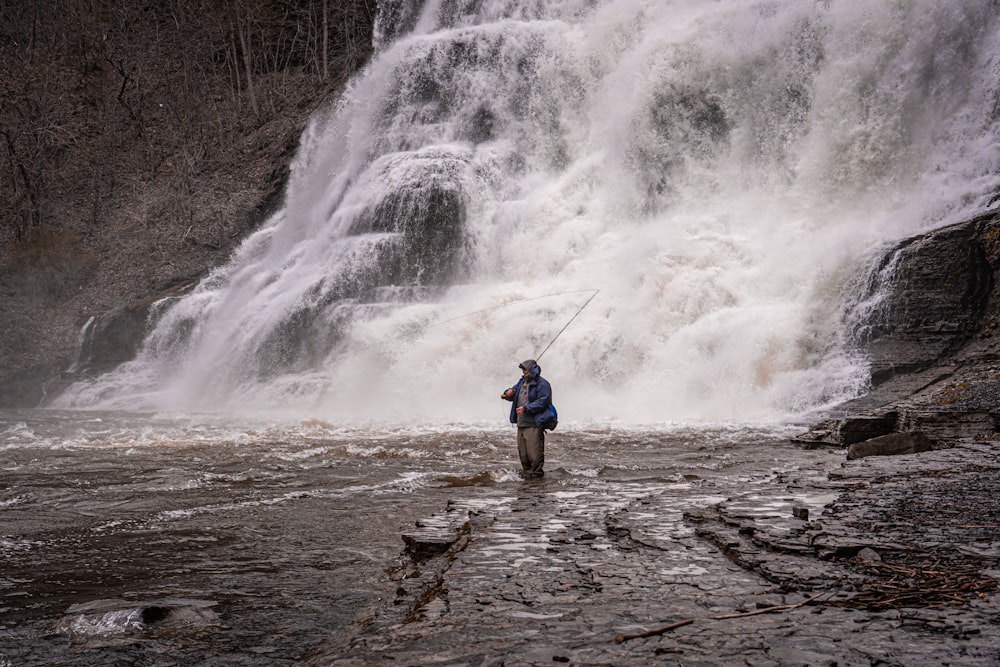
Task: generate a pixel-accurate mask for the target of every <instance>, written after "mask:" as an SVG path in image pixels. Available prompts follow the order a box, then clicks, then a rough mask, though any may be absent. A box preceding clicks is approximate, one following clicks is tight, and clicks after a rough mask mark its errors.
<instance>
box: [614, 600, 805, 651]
mask: <svg viewBox="0 0 1000 667" xmlns="http://www.w3.org/2000/svg"><path fill="white" fill-rule="evenodd" d="M822 595H824V594H823V593H818V594H816V595H814V596H812V597H811V598H807V599H805V600H802V601H801V602H796V603H795V604H782V605H777V606H774V607H765V608H763V609H755V610H753V611H745V612H742V613H739V614H723V615H721V616H696V617H694V618H686V619H684V620H683V621H677V622H676V623H671V624H670V625H664V626H663V627H662V628H656V629H655V630H647V631H645V632H636V633H634V634H625V635H618V636H616V637H615V643H616V644H621V643H622V642H626V641H628V640H629V639H644V638H646V637H655V636H656V635H662V634H664V633H666V632H670V631H671V630H676V629H677V628H682V627H684V626H685V625H691V624H692V623H694V622H695V621H725V620H728V619H730V618H745V617H747V616H757V615H758V614H776V613H779V612H786V611H791V610H793V609H798V608H799V607H802V606H805V605H807V604H809V603H810V602H812V601H813V600H815V599H817V598H818V597H820V596H822Z"/></svg>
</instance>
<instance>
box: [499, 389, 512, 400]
mask: <svg viewBox="0 0 1000 667" xmlns="http://www.w3.org/2000/svg"><path fill="white" fill-rule="evenodd" d="M513 395H514V390H512V389H508V390H506V391H505V392H504V393H502V394H500V398H510V397H511V396H513Z"/></svg>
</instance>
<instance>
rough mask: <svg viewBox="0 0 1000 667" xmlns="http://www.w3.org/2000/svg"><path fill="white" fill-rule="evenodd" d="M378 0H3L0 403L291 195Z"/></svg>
mask: <svg viewBox="0 0 1000 667" xmlns="http://www.w3.org/2000/svg"><path fill="white" fill-rule="evenodd" d="M375 9H376V7H375V0H336V1H332V2H331V1H329V0H322V1H320V0H315V1H310V0H287V1H283V0H221V1H212V2H207V1H204V0H170V1H164V2H132V1H130V0H73V1H70V2H60V1H57V0H24V1H23V2H5V3H0V201H3V206H2V207H0V330H2V335H0V404H6V405H34V404H37V402H38V400H39V399H40V398H41V395H42V392H43V391H44V390H43V388H42V386H41V384H40V383H41V382H42V381H43V380H46V379H48V378H51V377H53V376H54V375H56V374H58V373H59V372H60V371H62V370H64V369H65V368H66V367H68V366H69V365H70V364H71V363H72V362H73V360H74V355H75V353H76V347H77V340H78V337H79V332H80V330H81V327H82V326H83V325H84V323H85V322H86V321H87V320H88V319H89V318H90V317H91V316H94V315H97V314H99V313H102V312H105V311H108V310H109V309H113V308H116V307H123V306H128V304H131V303H134V302H137V301H142V300H143V299H148V298H149V297H151V296H153V295H155V294H157V293H160V292H162V291H163V290H165V289H169V288H171V287H172V286H177V285H183V284H185V283H186V282H190V281H191V280H192V279H193V278H196V277H197V276H200V275H203V274H204V273H205V272H206V271H207V270H208V269H209V268H210V267H212V266H214V265H216V264H218V263H219V262H221V261H223V260H225V259H226V257H227V256H228V254H229V252H230V251H231V250H232V248H233V247H234V245H235V244H236V243H237V242H238V241H239V240H240V239H241V238H242V237H243V236H244V235H245V234H246V232H247V231H249V230H250V229H252V228H253V227H254V226H255V225H256V224H258V223H259V222H260V221H261V220H262V219H263V218H264V217H265V216H266V215H267V214H268V213H269V212H271V210H273V208H274V207H275V206H276V205H277V204H278V203H280V199H281V196H282V192H283V185H284V182H285V180H286V177H287V173H288V166H289V161H290V159H291V157H292V155H293V154H294V151H295V148H296V146H297V142H298V137H299V134H300V132H301V130H302V128H303V126H304V124H305V122H306V120H307V118H308V116H309V114H310V113H312V112H313V111H314V110H315V109H316V108H317V107H318V106H320V105H322V104H323V103H324V102H327V101H328V100H329V99H330V98H331V97H332V96H333V95H335V94H336V92H337V91H338V90H339V89H340V88H341V87H342V86H343V84H344V82H345V81H346V80H347V78H348V77H349V75H350V74H351V73H352V72H353V71H355V70H356V69H357V68H358V67H359V66H360V65H362V64H363V63H364V62H365V61H366V59H367V58H368V56H369V54H370V51H371V42H372V40H371V34H372V29H373V21H374V14H375Z"/></svg>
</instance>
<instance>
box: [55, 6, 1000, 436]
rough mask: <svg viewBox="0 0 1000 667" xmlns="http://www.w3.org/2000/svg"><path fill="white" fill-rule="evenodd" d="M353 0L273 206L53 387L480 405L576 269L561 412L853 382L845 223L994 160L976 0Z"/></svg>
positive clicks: (740, 405) (913, 200)
mask: <svg viewBox="0 0 1000 667" xmlns="http://www.w3.org/2000/svg"><path fill="white" fill-rule="evenodd" d="M379 4H380V5H381V8H380V11H381V16H380V23H379V26H378V28H377V31H376V45H377V47H378V48H377V52H376V56H375V57H374V58H373V60H372V62H371V63H370V65H369V66H368V67H367V69H366V70H365V71H364V72H362V73H361V74H360V75H359V76H358V77H356V79H355V80H354V81H353V83H352V85H351V86H350V88H349V90H347V91H346V93H345V94H344V95H343V96H342V97H341V99H340V101H339V103H338V104H337V105H336V107H335V108H333V109H330V110H329V111H328V112H326V113H323V114H320V115H318V116H317V117H316V118H315V119H314V120H313V121H312V123H311V124H310V126H309V128H308V129H307V130H306V132H305V133H304V135H303V138H302V145H301V149H300V152H299V155H298V157H297V158H296V161H295V163H294V164H293V168H292V178H291V181H290V184H289V187H288V192H287V197H286V203H285V207H284V209H283V210H282V211H280V212H279V213H278V214H277V215H275V216H274V217H273V218H272V219H271V220H270V221H268V222H267V223H266V224H265V225H264V226H263V227H262V228H261V229H260V230H259V231H257V232H256V233H255V234H253V235H252V236H251V237H250V238H248V239H247V240H246V242H245V243H244V244H243V246H242V247H241V249H240V250H239V252H238V253H237V254H236V255H235V256H234V258H233V260H232V261H231V263H230V264H228V265H227V266H225V267H222V268H221V269H219V270H217V271H216V272H215V273H214V274H212V275H211V276H210V277H209V278H208V279H206V280H205V281H204V282H203V283H202V284H201V285H200V286H198V287H197V288H196V289H195V290H194V291H193V292H192V293H191V294H189V295H187V296H185V297H183V298H181V299H178V300H174V301H171V302H169V303H163V304H160V306H159V308H158V309H157V311H156V313H155V318H156V319H155V326H154V327H153V329H152V331H151V333H150V334H149V336H148V337H147V339H146V341H145V344H144V347H143V349H142V351H141V353H140V355H139V356H138V358H137V359H136V360H134V361H132V362H130V363H127V364H125V365H123V366H121V367H120V368H119V369H117V370H116V371H114V372H112V373H109V374H106V375H104V376H102V377H99V378H97V379H95V380H92V381H88V382H81V383H78V384H76V385H74V386H73V387H71V388H70V389H69V390H68V391H67V392H66V393H65V394H63V395H62V396H61V397H60V398H59V399H58V401H57V405H58V406H62V407H99V408H126V409H178V410H203V409H209V410H263V409H270V410H276V411H289V412H291V413H293V414H305V415H310V416H316V417H321V418H324V419H331V420H338V419H339V420H364V419H373V420H379V421H386V422H394V421H409V420H414V419H416V420H420V421H429V422H476V421H480V420H497V419H499V418H500V417H502V416H503V411H504V409H505V408H504V406H502V405H500V402H499V401H498V400H497V397H498V394H499V391H500V390H501V389H502V388H503V387H505V386H506V385H507V384H509V383H510V381H512V380H513V379H514V378H515V377H516V374H517V363H518V362H519V361H521V360H522V359H524V358H529V357H533V356H535V355H537V354H538V353H539V352H540V351H541V350H542V349H543V348H544V347H545V346H546V344H548V343H549V342H550V341H551V339H552V337H553V336H555V335H556V333H557V332H558V331H559V330H560V329H561V327H562V326H563V325H564V324H565V323H566V322H567V321H568V320H569V318H570V317H572V316H573V314H574V313H575V312H576V311H577V310H578V309H579V308H580V306H581V305H582V304H583V303H584V302H585V301H586V299H587V298H588V296H589V295H590V294H592V292H586V291H585V290H593V289H600V290H601V291H600V294H599V296H598V297H597V298H596V299H594V300H593V302H592V303H590V305H589V306H588V307H587V309H586V310H585V311H584V312H583V313H582V314H581V315H580V316H579V318H578V319H577V320H576V321H575V322H574V324H573V326H572V327H570V328H568V329H567V330H566V331H565V333H564V334H563V335H562V336H561V337H560V339H559V340H558V342H557V343H556V344H555V345H554V346H553V347H552V348H551V349H550V351H549V352H547V353H546V355H545V358H544V359H542V360H541V365H542V367H543V369H544V373H545V375H546V376H547V377H549V378H550V379H551V380H552V382H553V385H554V388H555V392H556V396H555V398H556V403H557V404H558V405H559V406H560V413H561V416H562V417H563V419H565V420H567V421H573V420H586V419H620V420H624V421H637V422H661V421H686V420H693V421H702V420H712V421H719V420H739V421H767V420H774V419H780V418H783V417H786V416H788V415H789V414H795V413H800V412H801V411H804V410H808V409H811V408H815V407H818V406H821V405H823V404H826V403H829V402H831V401H836V400H840V399H843V398H846V397H849V396H852V395H855V394H856V393H858V392H859V391H862V390H863V389H864V387H865V383H866V378H867V374H866V366H865V362H864V360H863V359H862V358H860V357H859V356H857V355H856V354H853V353H852V352H851V350H850V349H849V348H848V346H847V344H846V343H845V339H846V332H845V325H844V322H843V319H844V318H843V312H844V310H845V308H846V307H847V302H848V301H849V299H850V294H851V289H852V287H853V285H854V280H855V276H858V275H859V274H860V273H861V272H862V271H863V270H864V267H865V262H866V261H867V258H869V257H870V255H871V252H872V251H873V249H875V248H877V247H879V246H880V244H883V243H885V242H886V241H891V240H893V239H897V238H899V237H901V236H903V235H906V234H910V233H914V232H917V231H921V230H923V229H927V228H929V227H932V226H935V225H940V224H944V223H946V222H950V221H954V220H957V219H959V218H961V217H962V216H965V215H968V214H970V213H974V212H979V211H981V210H983V209H984V208H985V207H986V206H987V205H988V203H989V200H990V198H991V197H992V196H993V195H994V194H995V193H996V192H997V191H998V188H1000V151H998V147H1000V127H998V117H1000V86H998V82H1000V11H998V7H997V4H996V3H995V2H987V1H985V0H975V1H971V0H970V1H965V2H960V1H954V0H936V1H932V0H914V1H912V2H888V1H887V2H866V3H858V2H854V1H853V0H851V1H848V0H844V1H840V2H838V1H837V0H787V1H783V0H773V1H768V2H746V1H744V0H729V1H721V2H720V1H717V0H704V1H696V0H688V1H677V2H668V1H666V0H655V1H642V0H605V1H600V0H559V1H552V2H542V1H539V0H492V1H491V0H425V1H424V2H422V3H421V2H417V1H416V0H411V1H409V2H406V1H403V0H395V1H394V2H381V3H379ZM546 295H552V296H546ZM538 297H543V298H538Z"/></svg>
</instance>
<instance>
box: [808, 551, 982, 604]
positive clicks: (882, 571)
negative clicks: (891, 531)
mask: <svg viewBox="0 0 1000 667" xmlns="http://www.w3.org/2000/svg"><path fill="white" fill-rule="evenodd" d="M861 565H862V567H863V568H864V569H865V570H866V571H867V572H868V573H869V574H870V575H871V576H872V577H873V579H872V580H871V581H870V582H869V583H868V584H867V586H866V588H865V590H864V591H862V592H860V593H858V594H857V595H853V596H851V597H850V598H847V599H842V600H830V601H827V602H824V604H826V605H829V606H833V607H852V608H855V609H865V610H868V611H884V610H886V609H899V608H902V607H910V608H924V609H932V608H937V607H941V606H945V605H961V604H965V602H967V601H968V600H969V599H970V598H973V597H977V596H982V595H987V594H993V593H998V592H1000V583H998V582H997V581H996V580H995V579H994V578H993V577H990V576H988V575H985V574H983V573H982V572H980V571H979V570H978V568H976V567H974V566H971V565H968V564H961V563H948V564H945V566H944V567H942V562H941V560H935V561H934V562H932V563H930V564H929V565H927V566H924V567H921V566H920V564H915V565H914V566H910V567H907V566H905V565H893V564H889V563H873V562H869V561H863V562H862V563H861Z"/></svg>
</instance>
